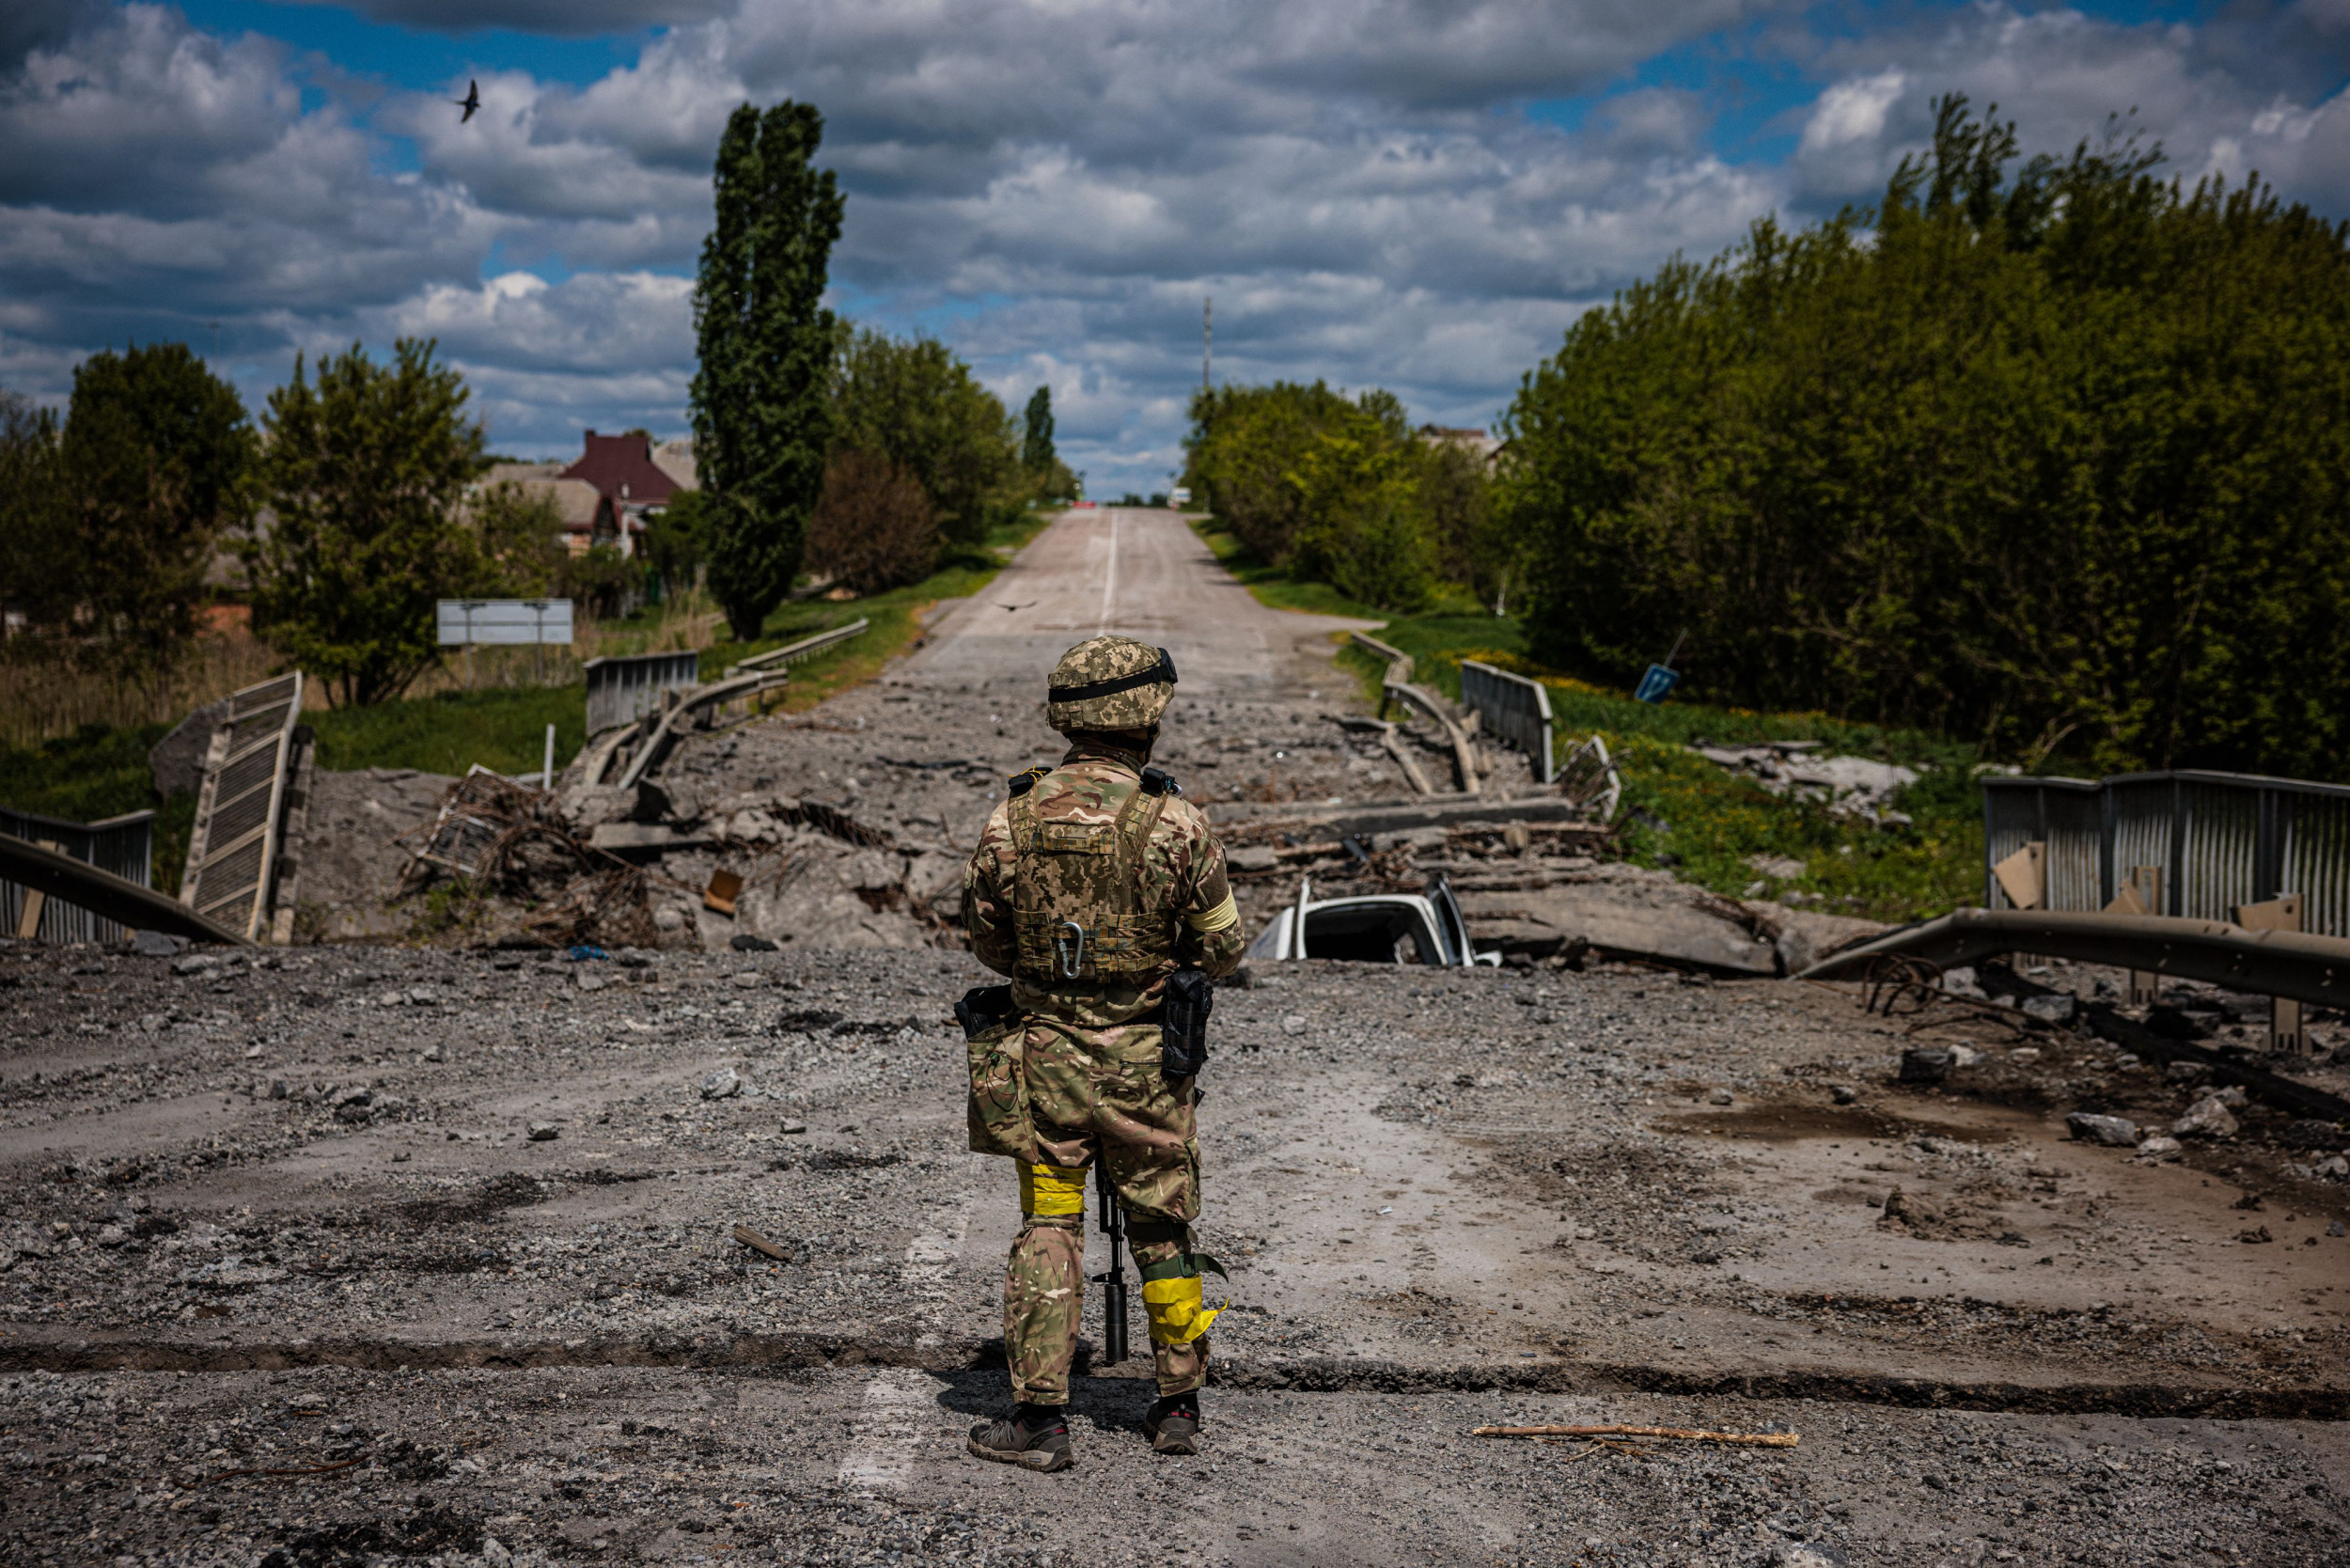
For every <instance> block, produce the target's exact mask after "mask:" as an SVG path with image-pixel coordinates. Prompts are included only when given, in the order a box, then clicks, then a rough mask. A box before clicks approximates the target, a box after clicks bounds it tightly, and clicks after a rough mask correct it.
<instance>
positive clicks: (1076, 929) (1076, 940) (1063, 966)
mask: <svg viewBox="0 0 2350 1568" xmlns="http://www.w3.org/2000/svg"><path fill="white" fill-rule="evenodd" d="M1063 932H1067V933H1069V934H1068V935H1066V936H1064V935H1062V934H1061V933H1063ZM1053 956H1054V958H1055V959H1057V960H1058V961H1059V964H1060V978H1061V979H1063V980H1075V979H1076V978H1077V976H1078V975H1079V974H1080V973H1082V972H1083V971H1084V969H1085V966H1086V928H1085V927H1083V926H1081V925H1079V924H1078V923H1077V922H1076V921H1074V920H1062V921H1059V922H1058V923H1057V924H1055V925H1054V927H1053Z"/></svg>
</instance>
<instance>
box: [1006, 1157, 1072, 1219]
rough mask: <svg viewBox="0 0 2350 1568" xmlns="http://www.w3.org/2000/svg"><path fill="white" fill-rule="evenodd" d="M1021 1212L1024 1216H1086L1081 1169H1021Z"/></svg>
mask: <svg viewBox="0 0 2350 1568" xmlns="http://www.w3.org/2000/svg"><path fill="white" fill-rule="evenodd" d="M1020 1212H1021V1213H1022V1214H1024V1215H1081V1214H1083V1213H1085V1212H1086V1173H1085V1168H1083V1167H1082V1166H1076V1167H1072V1166H1065V1165H1029V1164H1027V1163H1026V1161H1023V1162H1022V1163H1021V1166H1020Z"/></svg>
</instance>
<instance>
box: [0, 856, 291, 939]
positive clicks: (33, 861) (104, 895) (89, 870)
mask: <svg viewBox="0 0 2350 1568" xmlns="http://www.w3.org/2000/svg"><path fill="white" fill-rule="evenodd" d="M0 874H5V875H6V876H7V877H8V880H9V881H10V882H13V883H16V884H17V885H18V886H23V887H29V888H32V889H34V890H35V891H37V892H39V893H42V894H44V895H46V896H47V897H49V898H53V899H55V900H57V901H58V902H61V903H70V904H73V905H76V906H77V907H79V908H82V909H86V910H88V911H89V912H90V913H91V914H93V915H95V916H97V917H99V918H100V919H102V920H112V921H114V922H115V923H116V924H117V925H119V926H126V927H128V928H129V929H131V930H133V931H160V932H164V933H167V934H169V935H173V936H185V937H187V938H189V939H190V940H191V941H196V942H224V943H227V945H229V946H230V947H237V948H243V947H250V946H251V945H252V944H251V943H249V942H247V941H246V940H245V938H244V936H243V933H239V932H235V931H231V930H229V929H228V928H227V926H224V925H222V924H221V923H220V922H219V921H217V920H213V919H210V918H208V917H205V916H202V915H199V914H197V913H196V911H195V910H193V909H190V908H189V907H188V906H187V905H186V904H184V903H181V902H180V901H179V900H178V899H175V898H173V897H171V896H170V895H169V894H167V893H162V892H158V891H157V890H155V889H154V888H152V887H142V886H139V885H138V884H137V883H135V882H133V881H131V880H130V879H128V878H127V877H118V876H117V875H115V874H114V872H112V871H102V870H99V869H98V868H97V867H95V866H91V865H87V864H86V863H85V862H83V861H79V860H76V859H74V858H73V856H71V855H61V854H59V853H57V852H56V851H55V850H45V849H43V848H41V847H40V846H39V844H36V843H33V842H32V841H31V840H29V839H16V838H11V837H9V836H8V835H7V834H4V833H0Z"/></svg>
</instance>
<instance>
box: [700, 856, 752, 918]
mask: <svg viewBox="0 0 2350 1568" xmlns="http://www.w3.org/2000/svg"><path fill="white" fill-rule="evenodd" d="M742 892H743V878H742V877H741V875H740V874H738V873H736V872H734V871H729V870H726V869H725V868H724V867H720V868H719V869H718V870H714V871H713V872H711V873H710V885H709V886H707V887H704V888H703V889H702V907H703V908H704V909H714V910H716V911H717V912H718V913H719V914H721V915H732V914H733V913H734V901H735V900H736V899H737V898H739V897H740V896H741V895H742Z"/></svg>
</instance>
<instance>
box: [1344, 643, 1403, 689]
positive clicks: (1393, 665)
mask: <svg viewBox="0 0 2350 1568" xmlns="http://www.w3.org/2000/svg"><path fill="white" fill-rule="evenodd" d="M1347 636H1348V638H1349V639H1350V640H1351V641H1353V643H1354V644H1355V647H1357V648H1359V649H1361V650H1362V651H1364V652H1366V653H1371V654H1374V655H1376V656H1377V657H1379V658H1382V659H1385V660H1387V674H1386V675H1385V676H1384V677H1382V680H1383V681H1384V682H1386V683H1387V685H1390V686H1401V685H1403V684H1404V683H1406V682H1409V681H1410V680H1411V679H1412V656H1411V655H1410V654H1409V653H1406V652H1404V651H1403V650H1402V649H1401V648H1393V647H1390V646H1388V645H1387V643H1384V642H1381V641H1380V640H1379V639H1378V638H1377V637H1374V636H1371V635H1368V634H1366V633H1362V632H1349V633H1348V634H1347Z"/></svg>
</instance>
